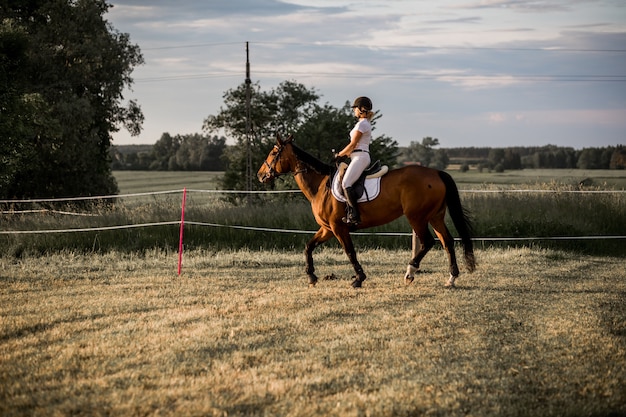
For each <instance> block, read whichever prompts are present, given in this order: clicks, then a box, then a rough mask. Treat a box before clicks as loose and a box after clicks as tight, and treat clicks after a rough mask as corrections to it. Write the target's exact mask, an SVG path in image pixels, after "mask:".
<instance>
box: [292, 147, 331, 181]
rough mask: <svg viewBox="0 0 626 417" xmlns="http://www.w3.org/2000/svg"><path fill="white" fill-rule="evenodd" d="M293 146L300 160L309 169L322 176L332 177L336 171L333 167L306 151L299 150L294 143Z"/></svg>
mask: <svg viewBox="0 0 626 417" xmlns="http://www.w3.org/2000/svg"><path fill="white" fill-rule="evenodd" d="M291 146H292V147H293V151H294V153H295V154H296V157H297V158H298V160H300V162H303V163H305V164H307V165H308V166H309V167H311V168H312V169H314V170H315V171H317V172H319V173H320V174H322V175H332V173H333V172H334V171H335V168H334V167H333V166H332V165H328V164H326V163H324V162H322V161H320V160H319V159H317V158H316V157H314V156H313V155H311V154H310V153H308V152H306V151H305V150H303V149H300V148H298V147H297V146H296V145H295V144H294V143H293V142H292V143H291Z"/></svg>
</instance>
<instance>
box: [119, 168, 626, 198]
mask: <svg viewBox="0 0 626 417" xmlns="http://www.w3.org/2000/svg"><path fill="white" fill-rule="evenodd" d="M448 172H449V173H450V174H451V175H452V176H453V177H454V180H455V181H457V183H458V184H459V187H460V188H461V189H463V188H465V189H468V188H476V186H500V187H502V186H516V187H517V186H524V187H526V188H527V187H528V186H529V185H538V184H540V185H541V184H543V186H544V187H545V184H560V185H565V186H571V187H577V186H578V184H579V183H580V182H581V181H583V180H585V179H591V186H592V187H594V188H601V189H616V190H625V189H626V171H623V170H579V169H526V170H520V171H506V172H502V173H495V172H486V171H485V172H479V171H477V170H470V171H468V172H460V171H458V170H454V169H450V170H448ZM114 175H115V178H116V179H117V182H118V185H119V187H120V193H121V194H130V193H141V192H150V191H167V190H180V189H183V188H185V187H186V188H193V189H198V190H215V189H217V188H218V182H217V179H218V178H219V176H220V175H222V173H220V172H193V171H192V172H189V171H159V172H155V171H115V172H114Z"/></svg>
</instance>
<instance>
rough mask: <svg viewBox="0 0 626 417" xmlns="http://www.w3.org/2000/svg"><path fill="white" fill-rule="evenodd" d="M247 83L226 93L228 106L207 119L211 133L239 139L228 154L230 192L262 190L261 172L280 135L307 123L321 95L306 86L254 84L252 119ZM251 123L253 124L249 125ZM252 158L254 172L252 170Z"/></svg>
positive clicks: (226, 185) (226, 179)
mask: <svg viewBox="0 0 626 417" xmlns="http://www.w3.org/2000/svg"><path fill="white" fill-rule="evenodd" d="M246 88H247V86H246V84H241V85H240V86H238V87H237V88H235V89H231V90H228V91H226V93H224V96H223V98H224V106H223V107H221V108H220V111H219V113H218V114H217V115H210V116H208V117H207V118H206V119H205V120H204V125H203V129H204V130H205V131H207V132H220V131H222V130H223V131H224V132H225V133H226V135H227V136H228V137H230V138H233V139H234V140H235V142H236V143H235V145H234V146H231V147H229V148H228V149H227V150H226V152H225V158H226V160H227V167H226V171H225V173H224V179H223V181H222V186H223V187H224V188H226V189H233V190H246V189H247V188H251V189H260V184H259V183H258V181H256V178H251V177H252V176H254V174H256V171H257V169H258V168H259V167H260V166H261V164H262V163H263V160H264V159H265V156H266V155H267V153H268V151H269V149H270V148H271V146H272V144H273V143H274V141H275V137H276V134H277V133H278V134H282V135H288V134H292V133H294V132H296V131H297V130H298V129H299V128H300V126H301V125H302V124H303V123H304V122H305V121H306V117H307V114H309V113H310V112H311V111H312V109H313V108H314V105H315V102H316V101H317V99H318V98H319V96H318V95H317V94H316V93H315V91H313V90H311V89H307V88H306V87H305V86H303V85H302V84H298V83H296V82H293V81H284V82H282V83H281V84H280V85H279V86H278V87H276V88H274V89H271V90H269V91H262V90H261V87H260V85H259V84H258V83H253V84H251V85H250V107H249V109H250V117H249V119H248V117H247V114H248V105H247V100H248V99H247V92H246ZM248 120H249V121H250V125H248ZM248 157H249V158H250V160H251V164H250V165H251V168H252V169H251V171H250V172H249V171H248V162H247V161H248Z"/></svg>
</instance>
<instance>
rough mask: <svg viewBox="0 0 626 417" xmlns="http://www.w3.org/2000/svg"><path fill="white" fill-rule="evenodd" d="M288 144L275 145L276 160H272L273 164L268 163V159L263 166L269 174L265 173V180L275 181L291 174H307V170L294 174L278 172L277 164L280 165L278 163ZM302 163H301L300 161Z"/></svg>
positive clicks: (294, 173)
mask: <svg viewBox="0 0 626 417" xmlns="http://www.w3.org/2000/svg"><path fill="white" fill-rule="evenodd" d="M287 143H290V142H285V143H282V142H281V143H280V144H276V145H274V149H276V154H274V158H273V159H272V162H270V163H268V162H267V159H266V160H265V161H263V165H265V166H266V167H267V172H266V173H265V175H264V176H263V179H264V180H268V179H269V180H273V179H276V178H280V177H281V176H283V175H287V174H291V173H293V175H294V176H295V175H298V174H301V173H303V172H306V169H299V170H296V171H292V172H278V171H276V164H277V163H278V161H280V156H281V154H282V153H283V150H284V149H285V145H287ZM298 162H300V161H298Z"/></svg>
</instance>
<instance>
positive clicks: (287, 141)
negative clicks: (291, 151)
mask: <svg viewBox="0 0 626 417" xmlns="http://www.w3.org/2000/svg"><path fill="white" fill-rule="evenodd" d="M291 142H293V135H289V137H288V138H287V140H285V143H291Z"/></svg>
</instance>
